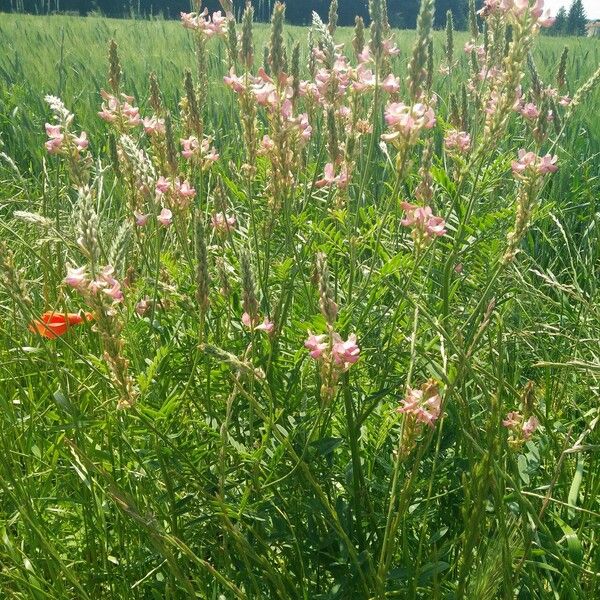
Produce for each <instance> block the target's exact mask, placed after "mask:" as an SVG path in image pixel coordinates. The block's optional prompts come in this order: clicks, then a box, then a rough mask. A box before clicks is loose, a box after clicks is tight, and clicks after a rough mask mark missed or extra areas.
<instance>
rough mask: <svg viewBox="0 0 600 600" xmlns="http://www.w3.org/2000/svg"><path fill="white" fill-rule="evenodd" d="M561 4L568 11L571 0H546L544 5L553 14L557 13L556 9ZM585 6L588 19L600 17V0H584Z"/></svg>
mask: <svg viewBox="0 0 600 600" xmlns="http://www.w3.org/2000/svg"><path fill="white" fill-rule="evenodd" d="M561 6H564V7H565V8H566V9H567V11H568V10H569V6H571V0H546V1H545V2H544V7H545V8H549V9H550V11H551V12H552V14H553V15H556V11H557V10H558V9H559V8H560V7H561ZM583 6H584V7H585V14H586V15H587V18H588V19H600V0H583Z"/></svg>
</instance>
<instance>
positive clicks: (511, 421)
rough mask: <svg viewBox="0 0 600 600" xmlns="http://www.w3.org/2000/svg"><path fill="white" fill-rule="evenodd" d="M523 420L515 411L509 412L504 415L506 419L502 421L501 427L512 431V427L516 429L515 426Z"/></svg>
mask: <svg viewBox="0 0 600 600" xmlns="http://www.w3.org/2000/svg"><path fill="white" fill-rule="evenodd" d="M522 420H523V417H522V416H521V413H518V412H516V411H511V412H509V413H508V414H507V415H506V418H505V419H503V420H502V425H504V427H508V428H509V429H512V428H513V427H516V426H517V425H519V423H520V422H521V421H522Z"/></svg>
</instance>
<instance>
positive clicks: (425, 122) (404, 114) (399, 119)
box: [381, 102, 435, 144]
mask: <svg viewBox="0 0 600 600" xmlns="http://www.w3.org/2000/svg"><path fill="white" fill-rule="evenodd" d="M384 116H385V122H386V124H387V125H388V127H390V128H391V129H392V130H393V133H388V134H383V135H382V136H381V139H382V140H384V141H386V142H387V141H393V140H395V139H397V138H398V137H401V138H402V139H404V140H405V141H406V142H408V143H410V144H414V143H416V141H417V139H418V136H419V134H420V132H421V130H422V129H431V128H432V127H434V126H435V113H434V112H433V109H432V108H431V107H429V106H426V105H425V104H423V103H421V102H418V103H417V104H415V105H414V106H407V105H406V104H404V103H403V102H392V103H391V104H388V105H387V107H386V109H385V113H384Z"/></svg>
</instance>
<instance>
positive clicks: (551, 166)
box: [538, 154, 558, 175]
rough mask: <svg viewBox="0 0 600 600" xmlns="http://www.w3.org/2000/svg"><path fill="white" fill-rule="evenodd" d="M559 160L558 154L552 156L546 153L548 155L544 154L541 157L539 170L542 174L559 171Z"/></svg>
mask: <svg viewBox="0 0 600 600" xmlns="http://www.w3.org/2000/svg"><path fill="white" fill-rule="evenodd" d="M557 161H558V156H556V155H555V156H551V155H550V154H546V156H542V157H541V158H540V159H539V165H538V170H539V172H540V174H542V175H545V174H546V173H556V171H558V167H557V166H556V163H557Z"/></svg>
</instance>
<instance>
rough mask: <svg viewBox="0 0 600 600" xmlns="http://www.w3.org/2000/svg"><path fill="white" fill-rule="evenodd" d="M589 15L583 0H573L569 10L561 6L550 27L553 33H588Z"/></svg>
mask: <svg viewBox="0 0 600 600" xmlns="http://www.w3.org/2000/svg"><path fill="white" fill-rule="evenodd" d="M586 25H587V16H586V14H585V8H584V6H583V2H582V0H573V2H572V3H571V6H570V8H569V10H568V11H567V10H566V9H565V7H564V6H561V7H560V8H559V9H558V12H557V13H556V21H555V22H554V25H553V26H552V27H551V28H550V31H549V33H550V34H553V35H586V34H587V31H586Z"/></svg>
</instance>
